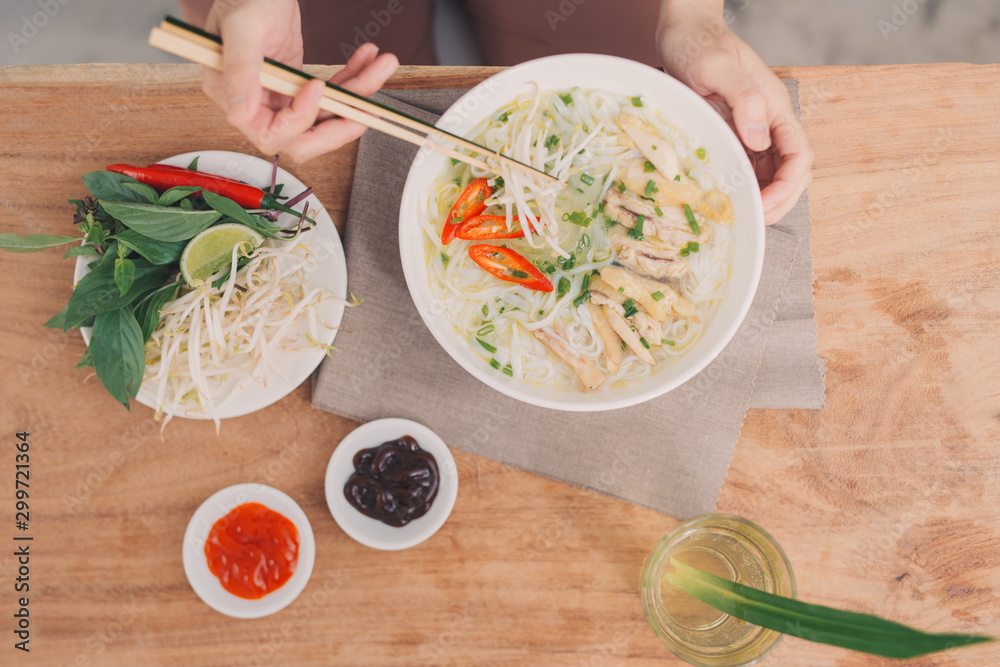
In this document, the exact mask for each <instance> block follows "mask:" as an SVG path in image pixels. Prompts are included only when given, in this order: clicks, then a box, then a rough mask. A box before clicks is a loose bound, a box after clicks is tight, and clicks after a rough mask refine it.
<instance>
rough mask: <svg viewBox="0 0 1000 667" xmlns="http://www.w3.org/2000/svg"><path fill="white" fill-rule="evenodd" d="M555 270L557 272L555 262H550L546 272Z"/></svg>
mask: <svg viewBox="0 0 1000 667" xmlns="http://www.w3.org/2000/svg"><path fill="white" fill-rule="evenodd" d="M555 272H556V267H555V265H554V264H549V265H548V266H546V267H545V273H555Z"/></svg>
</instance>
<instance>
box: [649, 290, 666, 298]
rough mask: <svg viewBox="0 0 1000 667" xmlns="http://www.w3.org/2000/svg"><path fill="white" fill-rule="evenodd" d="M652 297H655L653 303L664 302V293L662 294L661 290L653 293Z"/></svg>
mask: <svg viewBox="0 0 1000 667" xmlns="http://www.w3.org/2000/svg"><path fill="white" fill-rule="evenodd" d="M650 296H651V297H653V301H663V292H660V291H659V290H657V291H656V292H653V293H652V294H650Z"/></svg>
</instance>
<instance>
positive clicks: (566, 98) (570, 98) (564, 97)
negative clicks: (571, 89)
mask: <svg viewBox="0 0 1000 667" xmlns="http://www.w3.org/2000/svg"><path fill="white" fill-rule="evenodd" d="M559 99H561V100H562V101H563V104H566V105H570V104H572V103H573V96H572V95H571V94H569V93H566V94H565V95H560V96H559Z"/></svg>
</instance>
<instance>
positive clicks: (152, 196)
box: [122, 182, 160, 204]
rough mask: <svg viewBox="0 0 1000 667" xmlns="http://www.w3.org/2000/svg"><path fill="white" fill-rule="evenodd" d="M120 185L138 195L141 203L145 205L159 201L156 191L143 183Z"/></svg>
mask: <svg viewBox="0 0 1000 667" xmlns="http://www.w3.org/2000/svg"><path fill="white" fill-rule="evenodd" d="M122 185H124V186H125V187H126V188H128V189H129V190H132V191H133V192H136V193H138V194H139V195H140V196H141V197H142V199H143V201H145V202H146V203H147V204H156V203H158V202H159V201H160V195H159V194H157V192H156V190H154V189H153V188H151V187H149V186H148V185H146V184H145V183H128V182H125V183H122Z"/></svg>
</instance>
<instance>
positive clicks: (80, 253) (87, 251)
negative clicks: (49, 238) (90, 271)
mask: <svg viewBox="0 0 1000 667" xmlns="http://www.w3.org/2000/svg"><path fill="white" fill-rule="evenodd" d="M99 254H100V253H99V252H97V248H95V247H94V246H92V245H90V244H89V243H88V244H86V245H78V246H73V247H72V248H70V249H69V250H67V251H66V254H65V255H63V259H67V258H69V257H90V256H91V255H99Z"/></svg>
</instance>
